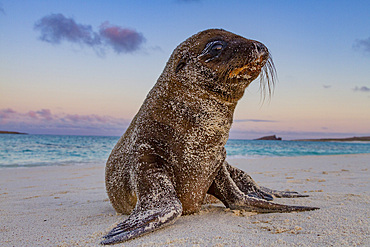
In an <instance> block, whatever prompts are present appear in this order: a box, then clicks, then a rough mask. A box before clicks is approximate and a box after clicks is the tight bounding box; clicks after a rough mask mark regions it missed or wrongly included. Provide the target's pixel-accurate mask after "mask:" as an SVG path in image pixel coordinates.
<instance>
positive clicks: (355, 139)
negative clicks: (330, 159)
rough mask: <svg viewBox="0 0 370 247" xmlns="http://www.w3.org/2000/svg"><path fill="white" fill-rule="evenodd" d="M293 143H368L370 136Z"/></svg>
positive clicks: (306, 140) (307, 140)
mask: <svg viewBox="0 0 370 247" xmlns="http://www.w3.org/2000/svg"><path fill="white" fill-rule="evenodd" d="M293 141H305V142H368V141H370V136H362V137H357V136H354V137H348V138H322V139H298V140H293Z"/></svg>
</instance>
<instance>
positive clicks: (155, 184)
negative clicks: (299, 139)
mask: <svg viewBox="0 0 370 247" xmlns="http://www.w3.org/2000/svg"><path fill="white" fill-rule="evenodd" d="M143 166H144V165H143ZM143 166H142V167H141V169H138V171H139V172H140V174H138V175H137V178H138V181H137V183H136V184H137V190H136V192H137V196H138V201H137V204H136V207H135V209H134V211H133V212H132V214H131V215H130V216H129V218H128V219H127V220H125V221H123V222H122V223H120V224H118V225H117V226H116V227H115V228H113V229H112V230H111V231H110V232H109V233H108V234H107V235H105V236H104V237H103V238H104V240H103V241H102V242H101V244H113V243H118V242H123V241H126V240H129V239H132V238H135V237H138V236H140V235H142V234H145V233H149V232H152V231H154V230H156V229H159V228H161V227H163V226H165V225H169V224H171V223H173V222H174V221H175V220H176V219H177V218H178V217H179V216H181V214H182V205H181V202H180V200H179V199H178V197H177V195H176V191H175V189H174V187H173V184H172V182H171V180H170V179H169V177H168V176H167V174H166V173H165V172H164V171H163V169H161V168H160V167H158V165H156V164H147V165H145V167H143Z"/></svg>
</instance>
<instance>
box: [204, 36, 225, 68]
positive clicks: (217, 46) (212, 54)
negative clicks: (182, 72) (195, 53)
mask: <svg viewBox="0 0 370 247" xmlns="http://www.w3.org/2000/svg"><path fill="white" fill-rule="evenodd" d="M225 46H226V42H225V41H221V40H216V41H211V42H209V43H208V44H207V45H206V47H205V48H204V50H203V51H202V53H201V54H200V55H199V57H200V58H201V57H206V60H205V62H206V63H207V62H209V61H212V60H213V59H215V58H218V57H219V56H220V55H221V51H222V50H223V49H224V47H225Z"/></svg>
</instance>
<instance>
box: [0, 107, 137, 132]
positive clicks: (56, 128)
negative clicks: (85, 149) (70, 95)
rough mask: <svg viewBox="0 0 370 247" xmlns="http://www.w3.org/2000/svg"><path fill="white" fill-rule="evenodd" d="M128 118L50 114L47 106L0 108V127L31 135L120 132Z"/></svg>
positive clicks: (127, 122)
mask: <svg viewBox="0 0 370 247" xmlns="http://www.w3.org/2000/svg"><path fill="white" fill-rule="evenodd" d="M129 122H130V120H126V119H121V118H115V117H111V116H99V115H96V114H90V115H80V114H66V113H61V114H53V113H52V112H51V111H50V110H49V109H41V110H37V111H33V110H31V111H28V112H26V113H21V112H16V111H15V110H13V109H10V108H9V109H1V110H0V129H1V130H15V131H21V132H27V133H31V134H73V135H79V134H80V135H117V136H119V135H121V134H122V133H123V131H124V129H125V128H126V127H127V126H128V124H129Z"/></svg>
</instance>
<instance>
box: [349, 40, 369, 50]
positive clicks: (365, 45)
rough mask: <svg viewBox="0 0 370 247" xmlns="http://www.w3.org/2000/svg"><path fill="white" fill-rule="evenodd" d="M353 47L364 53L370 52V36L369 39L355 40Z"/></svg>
mask: <svg viewBox="0 0 370 247" xmlns="http://www.w3.org/2000/svg"><path fill="white" fill-rule="evenodd" d="M353 48H355V49H356V50H359V51H362V52H364V53H370V37H369V38H367V39H358V40H356V41H355V43H354V45H353Z"/></svg>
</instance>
